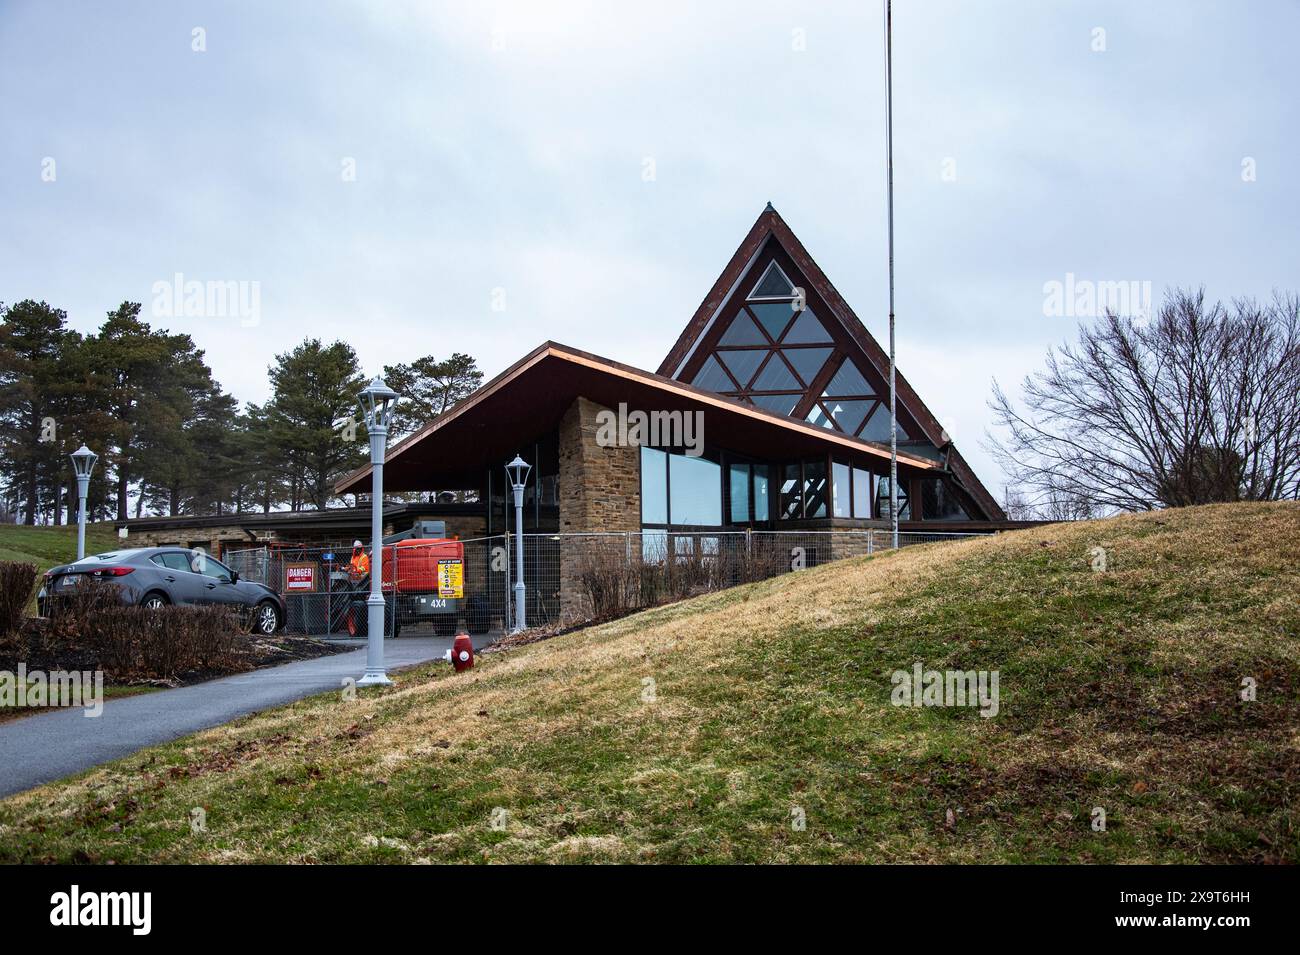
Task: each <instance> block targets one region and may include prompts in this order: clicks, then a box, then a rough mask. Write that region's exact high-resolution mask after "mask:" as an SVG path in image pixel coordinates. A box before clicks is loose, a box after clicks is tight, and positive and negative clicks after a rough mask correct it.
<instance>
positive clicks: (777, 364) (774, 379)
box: [753, 352, 801, 414]
mask: <svg viewBox="0 0 1300 955" xmlns="http://www.w3.org/2000/svg"><path fill="white" fill-rule="evenodd" d="M799 387H801V386H800V384H799V379H798V378H796V377H795V376H794V375H793V374H792V373H791V372H790V369H789V368H787V367H786V364H785V362H783V361H782V360H781V358H780V356H779V355H777V354H776V353H775V352H773V354H772V357H771V359H769V360H768V363H767V364H766V365H764V366H763V370H762V371H760V372H759V373H758V377H757V378H755V379H754V384H753V389H754V390H755V391H787V390H789V389H791V388H799ZM788 413H789V412H787V414H788Z"/></svg>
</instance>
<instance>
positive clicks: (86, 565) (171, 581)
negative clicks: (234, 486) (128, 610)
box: [36, 547, 285, 636]
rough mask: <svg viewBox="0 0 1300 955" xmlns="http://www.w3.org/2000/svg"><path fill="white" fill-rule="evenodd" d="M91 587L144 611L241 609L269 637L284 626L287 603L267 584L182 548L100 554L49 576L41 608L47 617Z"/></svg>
mask: <svg viewBox="0 0 1300 955" xmlns="http://www.w3.org/2000/svg"><path fill="white" fill-rule="evenodd" d="M87 582H94V583H100V584H107V585H109V586H112V587H114V588H116V589H117V592H118V597H119V599H120V600H121V602H122V603H123V604H126V605H128V606H140V607H165V606H167V605H168V604H174V605H176V606H182V607H206V606H212V605H217V604H222V605H229V606H232V607H235V608H238V609H239V610H240V611H241V613H242V615H243V616H244V618H245V619H247V620H251V621H252V624H253V629H254V630H255V631H256V632H258V633H261V634H264V635H267V636H269V635H270V634H273V633H275V632H276V631H277V630H279V629H280V627H281V626H283V625H284V620H285V607H284V600H283V599H282V598H281V597H280V595H279V594H277V593H276V592H275V591H274V590H272V589H271V588H270V587H267V586H266V585H265V584H258V583H253V582H252V581H248V580H240V579H239V574H237V573H235V571H233V570H231V569H230V568H229V567H227V566H226V565H225V564H223V563H221V561H219V560H216V559H215V558H213V557H209V556H208V555H207V554H205V553H204V552H203V551H201V550H187V549H185V548H183V547H137V548H133V549H130V550H116V551H111V552H109V553H106V554H95V555H94V556H92V557H86V558H83V559H82V560H79V561H75V562H74V563H71V564H62V565H60V566H58V567H54V568H51V569H50V570H47V571H46V572H45V579H44V581H43V582H42V584H41V589H40V593H38V594H37V595H36V604H37V608H38V610H39V611H40V613H41V615H42V616H45V615H47V614H48V613H49V611H50V609H51V608H53V607H57V604H58V601H59V599H60V598H61V597H66V596H69V595H71V594H73V593H75V592H76V589H77V588H78V587H79V586H82V585H83V584H85V583H87Z"/></svg>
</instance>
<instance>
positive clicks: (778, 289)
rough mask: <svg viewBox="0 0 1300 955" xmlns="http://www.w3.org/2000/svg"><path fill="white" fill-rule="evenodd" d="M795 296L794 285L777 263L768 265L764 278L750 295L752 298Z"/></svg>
mask: <svg viewBox="0 0 1300 955" xmlns="http://www.w3.org/2000/svg"><path fill="white" fill-rule="evenodd" d="M793 296H794V283H793V282H791V281H790V280H789V279H788V278H786V277H785V273H784V272H782V271H781V266H779V265H777V264H776V262H770V263H768V266H767V269H766V270H765V271H764V272H763V277H762V278H760V279H759V280H758V283H757V284H756V285H755V286H754V291H752V292H750V293H749V297H750V298H792V297H793Z"/></svg>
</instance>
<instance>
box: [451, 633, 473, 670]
mask: <svg viewBox="0 0 1300 955" xmlns="http://www.w3.org/2000/svg"><path fill="white" fill-rule="evenodd" d="M450 656H451V665H452V666H453V667H455V668H456V672H457V673H460V672H461V671H462V670H468V669H469V668H470V667H472V666H473V665H474V643H473V641H471V640H470V638H469V634H468V633H458V634H456V640H455V642H454V643H453V644H452V645H451V650H450Z"/></svg>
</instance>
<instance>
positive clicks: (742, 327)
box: [718, 308, 767, 345]
mask: <svg viewBox="0 0 1300 955" xmlns="http://www.w3.org/2000/svg"><path fill="white" fill-rule="evenodd" d="M718 344H719V345H766V344H767V339H766V338H764V337H763V333H762V332H760V331H759V330H758V326H757V325H755V324H754V320H753V319H752V318H750V317H749V316H748V315H746V314H745V310H744V309H743V308H742V309H741V310H740V311H739V312H737V313H736V317H735V318H734V319H732V320H731V327H730V328H728V329H727V330H726V331H725V332H723V333H722V337H721V338H719V339H718Z"/></svg>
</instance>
